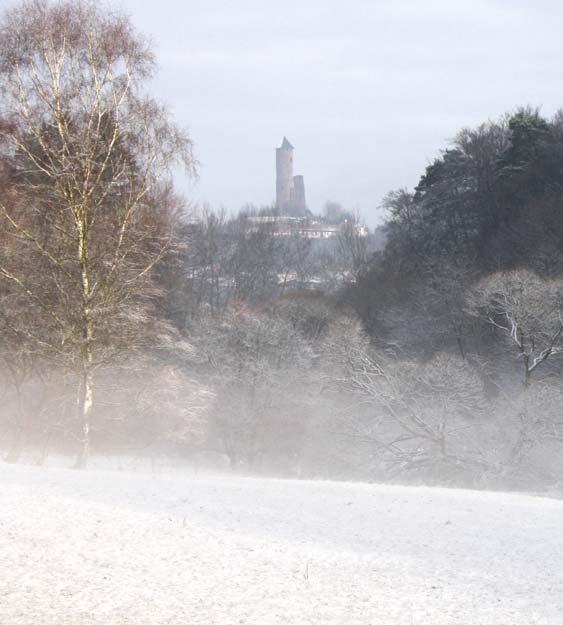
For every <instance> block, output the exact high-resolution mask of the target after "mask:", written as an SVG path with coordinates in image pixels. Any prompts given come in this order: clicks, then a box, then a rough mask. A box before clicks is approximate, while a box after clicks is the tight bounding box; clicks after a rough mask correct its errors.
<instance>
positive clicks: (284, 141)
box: [281, 137, 293, 150]
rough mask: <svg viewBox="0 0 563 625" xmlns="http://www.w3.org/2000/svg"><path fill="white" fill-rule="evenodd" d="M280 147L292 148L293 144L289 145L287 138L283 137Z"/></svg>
mask: <svg viewBox="0 0 563 625" xmlns="http://www.w3.org/2000/svg"><path fill="white" fill-rule="evenodd" d="M281 149H282V150H293V146H292V145H291V143H290V142H289V141H288V140H287V137H284V138H283V141H282V144H281Z"/></svg>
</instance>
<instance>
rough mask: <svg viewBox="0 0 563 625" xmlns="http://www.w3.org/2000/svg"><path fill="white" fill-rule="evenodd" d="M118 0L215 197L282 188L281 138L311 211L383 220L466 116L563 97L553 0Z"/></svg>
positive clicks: (206, 191) (198, 191)
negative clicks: (331, 209)
mask: <svg viewBox="0 0 563 625" xmlns="http://www.w3.org/2000/svg"><path fill="white" fill-rule="evenodd" d="M110 1H112V2H113V4H115V5H116V6H118V7H121V8H124V9H125V10H126V11H127V12H128V13H130V15H131V16H132V18H133V21H134V23H135V24H136V26H137V27H138V28H139V29H140V30H142V31H143V32H145V33H148V34H150V35H151V36H152V38H153V40H154V42H155V46H156V51H157V55H158V59H159V63H160V73H159V77H158V80H157V84H156V85H155V86H156V88H157V89H158V94H159V96H160V97H161V98H162V99H163V100H165V101H166V102H167V103H168V104H169V105H170V107H171V109H172V111H173V113H174V115H175V117H176V119H177V120H178V121H179V122H180V123H181V124H182V125H185V126H188V128H189V129H190V132H191V134H192V137H193V139H194V141H195V144H196V153H197V157H198V159H199V161H200V179H199V181H198V183H197V184H196V185H194V186H191V187H190V188H189V189H188V193H189V195H190V197H191V199H192V200H194V201H196V202H198V203H201V202H208V203H209V204H211V206H212V207H215V208H217V207H220V206H224V207H225V208H227V209H229V210H238V209H239V208H240V207H241V206H242V205H243V204H245V203H248V202H250V203H253V204H257V205H264V204H269V203H271V202H272V201H273V200H274V196H275V175H274V148H275V147H276V146H277V145H279V144H280V143H281V140H282V138H283V136H284V135H287V137H288V138H289V140H290V141H291V142H292V143H293V145H294V146H295V173H296V174H303V175H304V176H305V184H306V192H307V200H308V204H309V208H310V209H311V210H313V211H319V210H321V208H322V206H323V205H324V203H325V202H326V201H327V200H335V201H340V202H342V203H343V204H344V205H345V206H346V207H350V208H359V209H360V210H361V212H362V214H363V215H364V216H365V218H366V220H367V221H368V223H369V224H371V225H373V224H375V223H376V222H377V221H378V219H379V213H378V211H377V206H378V204H379V203H380V201H381V198H382V197H383V195H384V194H385V193H386V192H387V191H389V190H390V189H394V188H397V187H401V186H409V187H412V186H413V185H414V184H416V181H417V179H418V177H419V176H420V174H421V173H422V171H423V169H424V167H425V166H426V164H427V163H428V162H429V161H430V160H431V159H432V158H433V157H434V156H435V155H436V154H437V153H438V152H439V150H440V149H442V148H443V147H445V146H446V144H447V141H448V139H450V138H451V137H453V136H454V135H455V133H456V132H457V131H458V130H459V129H460V128H461V127H463V126H466V125H474V124H477V123H479V122H481V121H485V120H486V119H488V118H496V117H498V116H499V115H501V114H502V113H503V112H505V111H508V110H512V109H514V108H515V107H516V106H519V105H525V104H531V105H534V106H541V108H542V111H543V112H544V113H545V114H546V115H551V114H552V113H553V112H554V111H555V110H557V108H559V107H560V106H561V105H563V97H562V95H563V82H562V78H563V76H562V71H561V70H562V69H563V36H562V33H563V3H559V2H557V1H547V0H544V1H542V0H539V1H538V0H536V1H535V2H533V1H532V0H528V1H527V2H521V1H519V0H505V1H500V0H499V1H494V0H481V1H479V0H471V1H469V0H467V1H466V0H442V1H436V2H432V1H430V0H424V1H415V0H395V1H391V0H389V1H387V0H385V1H379V0H348V1H347V2H343V1H342V0H339V1H333V0H301V1H299V2H291V1H287V2H281V1H278V0H252V1H246V2H242V1H237V0H158V1H157V0H110Z"/></svg>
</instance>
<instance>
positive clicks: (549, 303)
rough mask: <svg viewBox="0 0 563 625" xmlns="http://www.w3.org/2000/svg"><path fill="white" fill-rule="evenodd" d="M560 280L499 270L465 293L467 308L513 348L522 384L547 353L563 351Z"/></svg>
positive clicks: (521, 271) (530, 273) (546, 356)
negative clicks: (520, 360)
mask: <svg viewBox="0 0 563 625" xmlns="http://www.w3.org/2000/svg"><path fill="white" fill-rule="evenodd" d="M562 296H563V283H562V282H561V281H560V280H545V279H543V278H541V277H540V276H538V275H537V274H535V273H533V272H531V271H527V270H516V271H510V272H500V273H495V274H492V275H490V276H487V277H486V278H484V279H483V280H481V281H480V282H479V283H478V284H477V285H475V287H474V288H473V289H471V291H470V292H469V293H468V296H467V304H468V309H469V311H470V312H471V313H472V314H474V315H479V316H482V317H483V318H484V319H486V320H487V321H488V322H489V323H490V324H491V325H492V326H493V327H495V328H497V329H498V330H500V331H501V332H502V333H503V334H504V335H505V336H506V337H508V338H509V339H510V341H511V342H512V344H513V345H514V346H515V347H516V348H517V350H518V355H519V357H520V358H521V359H522V366H523V369H524V380H523V381H524V386H525V387H528V386H529V385H530V382H531V379H532V374H533V373H534V371H535V370H536V369H537V368H538V367H539V366H540V365H542V363H544V362H545V361H546V360H547V359H548V358H549V357H550V356H552V355H555V354H560V353H561V352H563V336H562V332H563V319H562V317H561V301H562Z"/></svg>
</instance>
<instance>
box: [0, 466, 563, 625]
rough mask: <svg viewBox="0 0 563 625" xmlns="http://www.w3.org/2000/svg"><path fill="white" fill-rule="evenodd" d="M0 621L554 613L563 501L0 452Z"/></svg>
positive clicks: (562, 604) (260, 624)
mask: <svg viewBox="0 0 563 625" xmlns="http://www.w3.org/2000/svg"><path fill="white" fill-rule="evenodd" d="M0 476H1V480H2V488H1V489H0V624H1V625H161V624H162V625H164V624H167V625H176V624H178V625H240V624H246V625H273V624H284V625H290V624H296V625H306V624H309V623H315V624H317V623H318V624H321V623H322V624H323V625H325V624H338V625H354V624H358V625H359V624H361V625H441V624H447V625H456V624H459V625H539V624H541V625H551V624H553V625H561V623H563V592H562V591H563V584H562V582H563V532H562V525H563V502H561V501H557V500H551V499H547V498H540V497H532V496H526V495H518V494H505V493H485V492H474V491H462V490H448V489H437V488H415V487H400V486H385V485H367V484H350V483H331V482H320V481H319V482H313V481H310V482H306V481H289V480H276V479H251V478H242V477H225V476H217V475H215V476H213V475H203V476H202V475H194V474H193V473H189V472H186V471H184V472H179V471H178V472H174V473H168V474H164V475H154V474H150V473H145V474H142V473H137V474H133V473H122V472H116V471H99V470H95V471H94V470H92V471H84V472H77V471H72V470H69V469H40V468H36V467H26V466H13V465H6V464H0Z"/></svg>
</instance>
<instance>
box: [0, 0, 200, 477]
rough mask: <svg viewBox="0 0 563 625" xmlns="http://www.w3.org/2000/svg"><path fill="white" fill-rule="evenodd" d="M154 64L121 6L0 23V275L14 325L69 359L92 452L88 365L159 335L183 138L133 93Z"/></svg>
mask: <svg viewBox="0 0 563 625" xmlns="http://www.w3.org/2000/svg"><path fill="white" fill-rule="evenodd" d="M153 71H154V60H153V55H152V52H151V50H150V47H149V46H148V44H147V43H146V42H145V41H144V40H143V38H142V37H140V36H138V35H137V34H136V33H135V32H134V31H133V29H132V26H131V24H130V22H129V21H128V19H127V18H125V17H123V16H121V15H119V14H117V13H114V12H113V11H111V10H110V9H109V8H108V7H103V6H100V5H98V4H97V3H95V2H90V1H88V0H84V1H82V0H78V1H77V2H70V1H63V2H59V3H56V4H51V3H49V2H47V1H46V0H31V1H28V2H24V3H23V4H21V5H20V6H19V7H16V8H14V9H12V10H9V11H7V12H6V13H5V15H4V17H3V20H2V23H1V26H0V80H1V82H2V93H1V95H2V110H3V111H4V119H3V122H2V124H0V145H1V147H2V150H3V152H4V155H5V157H6V158H7V159H9V161H10V163H11V164H12V172H11V178H10V192H9V193H8V194H5V195H4V196H3V197H2V199H1V201H0V230H1V231H2V233H3V235H4V236H6V237H8V238H9V239H10V241H11V243H10V245H11V247H10V248H9V250H8V251H6V250H3V253H2V256H1V257H0V278H1V280H2V282H3V283H7V284H9V285H10V288H11V289H13V290H15V291H17V292H19V295H20V297H22V298H23V300H24V301H25V305H26V306H27V307H28V310H29V311H30V314H31V313H32V316H33V317H34V323H32V324H28V323H16V324H15V325H14V326H13V328H12V329H13V331H14V332H16V333H18V334H19V335H20V336H23V337H26V339H28V340H31V341H34V342H35V343H36V345H37V346H38V347H41V349H42V350H43V352H44V353H45V354H46V355H47V357H48V358H49V359H50V360H51V361H52V362H53V363H56V364H58V365H60V366H64V367H67V368H71V369H73V370H75V371H77V372H79V373H80V389H79V401H78V404H79V415H80V421H81V451H80V454H79V457H78V460H77V465H78V466H84V465H85V464H86V462H87V459H88V456H89V453H90V438H91V435H90V430H91V418H92V410H93V406H94V390H95V381H94V374H95V371H96V370H97V369H98V368H100V367H102V366H104V365H106V364H108V363H110V362H112V361H113V360H114V359H115V358H116V357H118V356H119V355H120V354H122V353H123V352H127V351H129V350H131V349H133V348H134V347H140V346H142V345H146V344H147V343H148V342H149V336H150V335H151V330H155V332H152V336H153V337H154V336H155V335H158V334H160V333H161V330H158V329H156V328H155V324H156V322H155V321H154V317H153V316H152V315H151V314H150V313H151V308H154V305H155V299H156V297H157V295H158V293H157V292H156V290H155V288H154V283H153V281H152V275H151V273H152V270H153V268H154V266H155V265H156V264H157V263H158V262H159V260H160V259H162V257H163V256H164V254H165V253H167V252H168V250H169V246H170V241H171V224H170V222H169V219H168V215H167V210H166V208H167V206H168V204H169V198H170V187H169V185H168V184H167V183H166V180H167V177H168V175H169V173H170V168H171V166H172V165H173V163H175V162H176V161H177V160H179V159H180V160H181V161H182V162H183V163H184V164H185V165H186V167H188V169H189V170H192V168H193V159H192V154H191V143H190V140H189V138H188V137H187V136H186V135H185V134H184V133H182V132H181V131H179V130H178V129H177V128H176V127H175V126H174V125H173V124H172V123H171V122H170V121H169V119H168V115H167V113H166V111H165V109H164V108H163V107H162V106H160V105H159V104H158V103H157V102H155V101H154V100H152V99H150V98H149V97H147V96H145V95H144V94H143V84H144V81H145V80H146V79H147V78H149V77H150V76H151V75H152V73H153Z"/></svg>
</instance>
